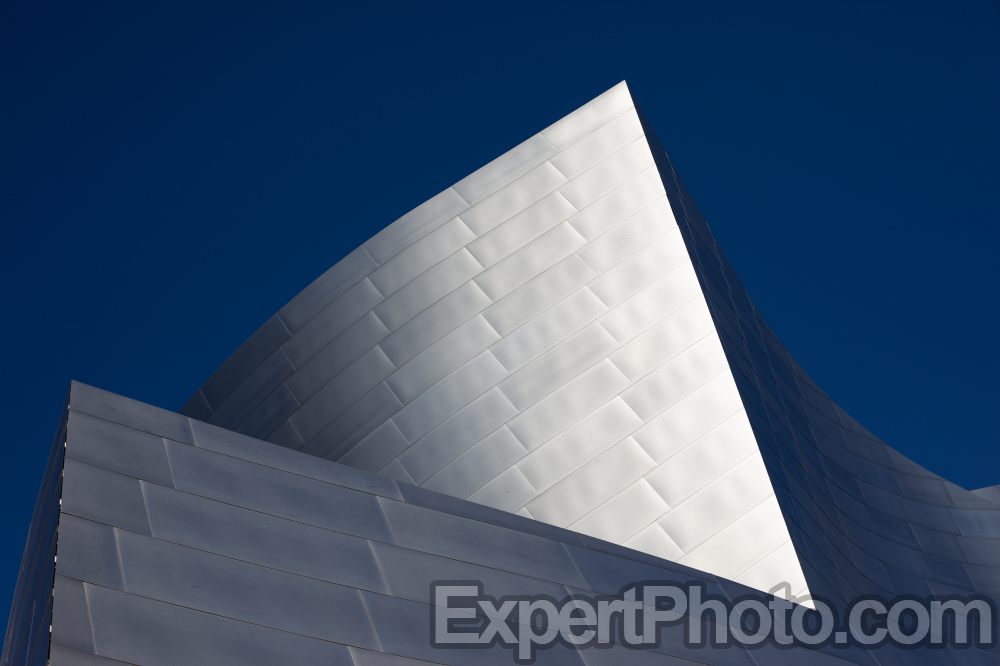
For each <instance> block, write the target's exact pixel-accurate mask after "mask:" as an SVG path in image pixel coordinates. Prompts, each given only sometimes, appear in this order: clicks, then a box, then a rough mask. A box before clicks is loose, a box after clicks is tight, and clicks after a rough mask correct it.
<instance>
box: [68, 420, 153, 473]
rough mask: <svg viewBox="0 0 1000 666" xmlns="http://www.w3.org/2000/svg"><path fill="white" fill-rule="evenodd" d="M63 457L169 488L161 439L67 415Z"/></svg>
mask: <svg viewBox="0 0 1000 666" xmlns="http://www.w3.org/2000/svg"><path fill="white" fill-rule="evenodd" d="M67 419H68V428H67V431H68V436H67V438H66V455H67V456H68V457H70V458H73V459H74V460H79V461H80V462H85V463H88V464H90V465H94V466H96V467H103V468H104V469H109V470H111V471H113V472H120V473H121V474H127V475H129V476H134V477H136V478H139V479H146V480H147V481H152V482H153V483H159V484H160V485H164V486H173V479H171V477H170V465H169V464H168V463H167V453H166V451H164V450H163V438H162V437H158V436H157V435H151V434H149V433H146V432H142V431H141V430H134V429H132V428H128V427H126V426H122V425H118V424H117V423H112V422H111V421H105V420H104V419H98V418H95V417H93V416H89V415H87V414H81V413H79V412H75V411H72V410H71V411H70V412H69V414H68V416H67Z"/></svg>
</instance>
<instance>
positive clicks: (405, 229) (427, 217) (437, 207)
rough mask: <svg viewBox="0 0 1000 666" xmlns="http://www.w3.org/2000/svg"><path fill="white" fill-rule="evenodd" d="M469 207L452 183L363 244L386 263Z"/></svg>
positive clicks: (379, 259) (381, 262)
mask: <svg viewBox="0 0 1000 666" xmlns="http://www.w3.org/2000/svg"><path fill="white" fill-rule="evenodd" d="M468 207H469V204H467V203H466V202H465V200H464V199H462V197H461V196H459V195H458V192H456V191H455V189H454V188H451V187H449V188H448V189H447V190H445V191H444V192H441V193H440V194H438V195H437V196H435V197H432V198H431V199H429V200H428V201H426V202H424V203H422V204H420V205H419V206H417V207H416V208H414V209H413V210H411V211H410V212H409V213H407V214H406V215H404V216H403V217H401V218H399V219H398V220H396V221H395V222H393V223H392V224H390V225H389V226H387V227H386V228H385V229H383V230H382V231H380V232H378V233H377V234H375V236H373V237H372V239H371V240H369V241H368V242H367V243H365V244H364V248H365V249H366V250H367V251H368V253H369V254H371V256H372V258H373V259H374V260H375V261H376V262H378V264H379V265H382V264H385V263H386V262H387V261H389V260H390V259H391V258H393V257H394V256H396V255H397V254H399V253H400V252H402V251H403V250H404V249H406V248H408V247H410V246H411V245H413V244H414V243H415V242H417V241H418V240H419V239H421V238H423V237H424V236H426V235H427V234H429V233H430V232H432V231H434V230H435V229H437V228H438V227H440V226H441V225H443V224H444V223H446V222H447V221H448V220H450V219H452V218H453V217H455V216H456V215H458V214H459V213H461V212H462V211H463V210H465V209H466V208H468Z"/></svg>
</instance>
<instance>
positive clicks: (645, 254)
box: [587, 232, 688, 308]
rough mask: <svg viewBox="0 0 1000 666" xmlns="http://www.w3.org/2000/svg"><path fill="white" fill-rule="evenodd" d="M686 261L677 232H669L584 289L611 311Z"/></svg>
mask: <svg viewBox="0 0 1000 666" xmlns="http://www.w3.org/2000/svg"><path fill="white" fill-rule="evenodd" d="M686 261H688V253H687V248H685V247H684V241H683V240H682V239H681V235H680V233H678V232H670V233H668V234H665V235H663V236H660V237H659V238H658V239H656V240H655V241H653V242H652V243H650V244H649V245H647V246H646V247H644V248H643V249H641V250H639V251H638V252H636V253H635V254H633V255H632V256H630V257H628V258H627V259H625V260H624V261H622V262H621V263H619V264H617V265H616V266H615V267H614V268H612V269H610V270H608V271H607V272H606V273H604V274H602V275H601V276H600V277H598V278H596V279H595V280H593V281H591V282H590V283H589V284H588V285H587V286H589V287H590V289H591V291H593V292H594V293H595V294H597V297H598V298H600V299H601V300H602V301H603V302H604V304H605V305H607V306H608V307H609V308H613V307H615V306H616V305H618V304H619V303H621V302H623V301H624V300H625V299H627V298H628V297H629V296H631V295H632V294H634V293H636V292H638V291H639V290H641V289H642V288H643V287H645V286H646V285H649V284H651V283H652V282H653V281H654V280H656V279H657V278H658V277H660V276H662V275H664V274H666V273H668V272H670V271H671V270H673V269H674V268H677V267H678V266H680V265H681V264H683V263H684V262H686Z"/></svg>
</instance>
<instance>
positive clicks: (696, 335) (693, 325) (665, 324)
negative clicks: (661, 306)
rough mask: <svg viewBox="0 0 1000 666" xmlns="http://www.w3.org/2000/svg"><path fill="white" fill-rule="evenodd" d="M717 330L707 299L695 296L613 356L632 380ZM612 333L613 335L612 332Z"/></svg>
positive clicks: (644, 374)
mask: <svg viewBox="0 0 1000 666" xmlns="http://www.w3.org/2000/svg"><path fill="white" fill-rule="evenodd" d="M601 330H604V329H601ZM714 333H715V325H714V324H713V323H712V315H711V313H709V311H708V308H707V307H706V306H705V302H704V301H702V300H700V299H695V300H693V301H692V302H690V303H688V304H687V305H684V306H682V307H680V308H678V309H677V311H676V312H674V313H672V314H670V315H669V316H667V317H666V318H664V319H663V320H661V321H660V322H659V323H657V324H654V325H653V326H652V327H650V328H649V329H648V330H646V331H645V332H644V333H642V334H641V335H639V336H637V337H636V338H634V339H633V340H631V341H630V342H629V343H628V344H627V345H625V346H624V347H622V348H621V349H619V350H618V351H615V352H614V353H613V354H611V360H612V361H613V362H614V364H615V366H616V367H617V368H618V369H619V370H621V371H622V372H623V373H624V374H625V376H626V377H628V378H629V380H630V381H633V382H635V381H638V380H639V379H640V378H642V377H644V376H646V375H647V374H649V373H650V372H651V371H652V370H655V369H656V368H658V367H659V366H661V365H663V364H664V363H666V362H667V361H669V360H670V359H671V358H673V357H674V356H676V355H677V354H679V353H680V352H682V351H684V350H685V349H687V348H688V347H690V346H691V345H693V344H694V343H696V342H697V341H698V340H701V339H702V338H703V337H705V336H707V335H710V334H714ZM608 337H609V338H611V336H610V335H608ZM611 339H612V340H613V339H614V338H611Z"/></svg>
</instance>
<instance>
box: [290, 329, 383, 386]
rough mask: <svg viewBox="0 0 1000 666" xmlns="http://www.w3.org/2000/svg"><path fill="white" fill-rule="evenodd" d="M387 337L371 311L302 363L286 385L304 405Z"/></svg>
mask: <svg viewBox="0 0 1000 666" xmlns="http://www.w3.org/2000/svg"><path fill="white" fill-rule="evenodd" d="M387 335H389V330H388V329H387V328H386V327H385V326H384V325H383V324H382V322H381V321H379V318H378V317H376V316H375V313H374V312H368V313H366V314H365V315H364V316H362V317H361V318H360V319H358V320H357V321H356V322H354V323H353V324H351V326H349V327H348V328H347V330H345V331H344V332H342V333H341V334H340V335H338V336H337V337H336V338H334V339H333V340H332V341H331V342H330V343H329V344H327V345H326V346H325V347H323V349H321V350H320V351H319V352H318V353H317V354H316V355H315V356H313V357H312V358H310V359H309V360H308V361H307V362H306V363H305V364H303V365H302V366H301V367H300V368H299V369H298V370H297V371H296V372H295V374H294V375H292V376H291V377H289V378H288V380H287V381H286V384H287V385H288V388H289V390H290V391H291V392H292V395H294V396H295V397H296V399H297V400H298V401H299V402H300V403H304V402H306V401H307V400H309V399H310V398H311V397H313V396H314V395H316V393H317V392H319V390H320V389H322V388H323V387H324V386H326V385H327V384H328V383H330V381H331V380H332V379H333V378H334V377H336V376H337V375H339V374H340V373H341V372H343V371H344V370H345V369H346V368H347V367H348V366H349V365H351V364H352V363H354V362H355V361H357V360H358V359H359V358H361V357H362V356H363V355H364V354H365V353H366V352H368V351H369V350H370V349H371V348H372V347H374V346H375V345H376V344H378V343H379V342H380V341H381V340H382V339H384V338H385V337H386V336H387Z"/></svg>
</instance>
